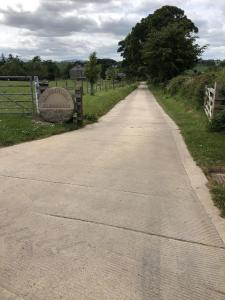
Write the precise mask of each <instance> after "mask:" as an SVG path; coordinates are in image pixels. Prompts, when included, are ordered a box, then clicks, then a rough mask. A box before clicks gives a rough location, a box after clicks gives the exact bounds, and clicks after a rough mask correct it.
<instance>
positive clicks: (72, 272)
mask: <svg viewBox="0 0 225 300" xmlns="http://www.w3.org/2000/svg"><path fill="white" fill-rule="evenodd" d="M175 132H178V131H177V128H176V126H175V125H174V124H173V123H171V121H170V120H169V119H167V116H166V115H165V114H164V113H163V112H162V110H161V108H160V107H159V106H158V104H157V103H156V101H155V99H154V97H153V96H152V95H151V93H150V92H149V91H148V90H147V89H146V88H145V87H143V86H142V87H140V88H139V89H137V90H136V91H134V92H133V93H132V94H131V95H130V96H128V97H127V98H126V99H125V100H124V101H122V102H120V103H119V104H118V105H117V106H116V107H115V108H114V109H113V110H112V111H111V112H109V113H108V114H107V115H106V116H104V117H103V118H102V119H101V120H100V122H99V123H96V124H93V125H90V126H87V127H86V128H84V129H82V130H79V131H76V132H70V133H67V134H64V135H59V136H54V137H51V138H49V139H45V140H40V141H34V142H31V143H24V144H21V145H17V146H14V147H9V148H4V149H0V300H5V299H7V300H8V299H12V300H21V299H29V300H34V299H35V300H36V299H38V300H39V299H43V300H44V299H45V300H46V299H66V300H67V299H68V300H74V299H75V300H76V299H78V300H80V299H81V300H82V299H83V300H89V299H93V300H96V299H100V300H101V299H109V300H114V299H121V300H125V299H135V300H136V299H137V300H139V299H140V300H143V299H146V300H147V299H148V300H149V299H165V300H167V299H179V300H180V299H190V300H193V299H196V300H197V299H203V300H204V299H210V300H211V299H219V300H220V299H221V300H222V299H225V286H224V282H225V245H224V243H223V241H222V239H221V232H220V230H219V229H218V228H219V227H218V226H217V225H215V224H214V220H215V219H213V218H211V215H210V214H209V213H208V211H207V212H206V210H205V209H204V208H203V206H202V198H201V197H200V194H199V192H198V189H197V188H196V185H194V183H193V182H195V184H196V182H197V181H196V178H198V184H199V183H201V186H203V183H202V181H201V180H200V175H199V174H201V173H199V172H200V171H199V170H198V169H197V171H196V169H195V167H194V163H193V160H191V162H190V156H188V155H189V154H186V152H182V151H181V148H182V147H184V146H183V141H182V140H181V141H180V140H179V142H178V139H177V137H176V136H175V135H176V134H175ZM184 153H185V156H184ZM182 155H183V156H182ZM184 157H185V159H184ZM184 161H186V162H187V163H185V162H184ZM190 166H191V167H190ZM191 170H192V173H191ZM193 171H195V172H194V173H193ZM191 174H194V175H195V174H197V175H196V176H197V177H195V176H194V178H195V181H193V178H192V176H191ZM204 183H205V182H204ZM200 190H202V189H200ZM201 195H203V194H201ZM200 198H201V199H200ZM220 228H222V227H220Z"/></svg>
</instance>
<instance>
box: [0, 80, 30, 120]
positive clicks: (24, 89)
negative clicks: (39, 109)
mask: <svg viewBox="0 0 225 300" xmlns="http://www.w3.org/2000/svg"><path fill="white" fill-rule="evenodd" d="M35 110H36V105H35V96H34V87H33V78H32V76H0V115H2V114H4V115H12V114H20V115H31V114H34V113H35Z"/></svg>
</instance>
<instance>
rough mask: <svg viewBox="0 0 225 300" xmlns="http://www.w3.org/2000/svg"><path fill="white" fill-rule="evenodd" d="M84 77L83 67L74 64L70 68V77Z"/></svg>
mask: <svg viewBox="0 0 225 300" xmlns="http://www.w3.org/2000/svg"><path fill="white" fill-rule="evenodd" d="M81 78H84V67H83V66H81V65H76V66H74V67H73V68H72V69H70V79H73V80H75V79H81Z"/></svg>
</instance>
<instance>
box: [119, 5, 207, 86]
mask: <svg viewBox="0 0 225 300" xmlns="http://www.w3.org/2000/svg"><path fill="white" fill-rule="evenodd" d="M197 33H198V28H197V27H196V26H195V24H194V23H193V22H192V21H191V20H190V19H188V18H187V16H186V15H185V14H184V11H183V10H181V9H180V8H178V7H176V6H169V5H166V6H163V7H161V8H160V9H158V10H156V11H155V12H154V13H153V14H150V15H149V16H148V17H147V18H144V19H142V20H141V21H140V22H139V23H137V24H136V25H135V27H133V29H132V31H131V33H130V34H128V36H127V37H126V38H125V39H124V40H123V41H120V42H119V49H118V52H120V53H121V55H122V56H123V58H124V60H123V63H122V66H123V68H124V70H125V72H126V73H127V75H129V76H132V77H133V76H138V77H141V76H143V75H147V76H148V77H150V78H151V79H152V80H155V81H166V80H169V79H171V78H172V77H174V76H176V75H179V74H181V73H182V72H183V71H185V70H186V69H189V68H192V67H193V66H194V65H195V64H196V62H197V60H198V58H199V56H200V55H201V54H202V52H203V51H204V49H205V47H200V46H199V45H198V44H197V43H196V39H197V36H196V34H197Z"/></svg>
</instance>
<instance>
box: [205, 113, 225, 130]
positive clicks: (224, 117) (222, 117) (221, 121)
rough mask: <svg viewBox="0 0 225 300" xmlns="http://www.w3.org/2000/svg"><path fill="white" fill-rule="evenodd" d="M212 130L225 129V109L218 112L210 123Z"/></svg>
mask: <svg viewBox="0 0 225 300" xmlns="http://www.w3.org/2000/svg"><path fill="white" fill-rule="evenodd" d="M209 129H210V130H211V131H217V132H221V131H225V109H224V110H222V111H221V112H219V113H217V114H216V115H215V117H214V118H213V119H212V121H211V122H210V124H209Z"/></svg>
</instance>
